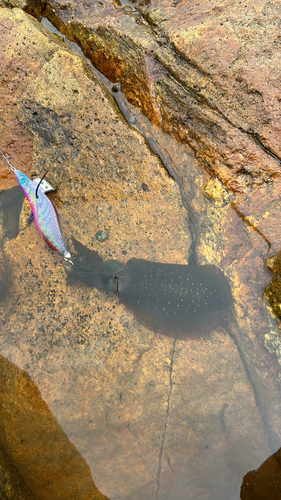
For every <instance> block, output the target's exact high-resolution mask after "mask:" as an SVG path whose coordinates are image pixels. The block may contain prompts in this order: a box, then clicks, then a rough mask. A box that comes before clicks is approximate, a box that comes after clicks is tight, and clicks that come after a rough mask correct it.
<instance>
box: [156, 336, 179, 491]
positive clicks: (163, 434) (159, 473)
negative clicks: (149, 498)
mask: <svg viewBox="0 0 281 500" xmlns="http://www.w3.org/2000/svg"><path fill="white" fill-rule="evenodd" d="M176 341H177V339H174V342H173V348H172V355H171V364H170V380H169V395H168V401H167V414H166V420H165V425H164V430H163V432H162V434H161V438H160V439H161V441H162V442H161V447H160V453H159V467H158V472H157V490H156V499H157V500H158V495H159V491H160V486H161V472H162V458H163V452H164V446H165V440H166V433H167V427H168V420H169V416H170V407H171V397H172V390H173V380H172V374H173V364H174V355H175V349H176ZM170 467H171V465H170Z"/></svg>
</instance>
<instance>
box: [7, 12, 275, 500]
mask: <svg viewBox="0 0 281 500" xmlns="http://www.w3.org/2000/svg"><path fill="white" fill-rule="evenodd" d="M1 10H3V9H1ZM1 10H0V15H1ZM2 15H3V14H2ZM5 15H6V16H8V20H9V22H10V23H12V29H15V27H16V29H17V37H18V39H20V38H21V37H24V42H25V44H26V51H25V52H24V55H23V54H22V55H21V57H22V58H24V60H25V59H26V58H28V54H29V49H28V48H29V44H30V45H31V44H34V42H35V43H36V30H37V29H39V28H37V25H36V23H35V22H34V20H32V24H28V29H27V32H22V31H21V30H23V29H24V23H23V20H25V22H27V21H26V17H25V15H24V14H21V13H20V11H15V12H14V11H12V12H9V13H8V14H5ZM20 16H22V17H20ZM5 19H6V18H5V17H4V19H2V22H8V21H7V20H6V21H5ZM13 23H14V24H13ZM44 24H45V26H46V25H47V23H46V21H45V22H44ZM44 33H45V32H44ZM40 36H41V35H40ZM42 37H43V35H42ZM44 37H45V38H44V40H45V41H44V43H48V42H47V38H48V37H47V35H46V34H44ZM2 43H3V47H4V48H5V39H3V41H2ZM40 43H41V44H43V41H42V40H41V42H40ZM52 43H53V42H52ZM71 49H73V46H72V45H71ZM52 50H53V46H52ZM38 51H39V47H38ZM19 57H20V56H19ZM13 70H14V71H15V74H17V73H16V68H13ZM95 74H96V75H98V73H95ZM98 76H99V78H103V77H101V76H100V75H98ZM102 82H103V85H104V86H105V87H107V89H108V91H109V92H108V91H106V90H104V87H101V86H100V84H99V83H98V81H97V80H96V77H95V76H94V75H93V74H91V73H89V70H88V69H87V70H85V66H84V62H81V59H80V58H79V59H78V58H77V56H76V55H75V54H73V53H72V52H71V51H70V50H69V48H67V47H65V46H62V45H61V44H60V43H59V44H58V48H57V51H54V52H53V56H52V57H50V58H49V59H48V61H47V62H46V61H44V64H43V63H42V67H41V69H40V72H39V73H38V75H36V76H34V78H33V79H32V80H31V81H29V82H28V85H27V88H26V90H25V94H24V95H23V96H22V98H21V99H20V100H19V103H18V107H19V116H20V118H21V122H22V125H23V126H24V127H26V129H27V130H28V131H29V133H30V134H33V136H34V157H33V164H34V167H33V170H34V173H35V171H36V173H38V170H39V171H40V172H41V171H43V167H44V171H45V170H46V168H49V170H50V171H49V174H48V175H49V180H50V181H51V184H52V185H54V186H55V187H57V193H56V195H55V197H54V198H53V199H54V201H55V202H60V207H59V212H60V215H61V217H60V220H61V226H62V230H63V233H64V235H65V238H66V241H67V243H68V245H69V248H70V251H73V250H74V249H73V247H72V245H71V236H72V235H74V237H75V238H77V240H79V241H80V242H81V243H82V244H83V245H84V246H85V247H86V248H88V249H89V250H91V251H93V250H95V251H97V252H98V254H99V255H100V256H101V258H102V259H103V260H104V261H105V260H109V259H113V260H117V261H120V262H123V263H126V262H128V261H130V259H133V258H138V259H145V260H146V261H147V260H149V261H155V262H159V263H165V262H167V263H170V264H171V265H175V264H178V265H186V264H187V263H188V262H189V263H195V264H201V265H202V264H203V265H208V264H212V265H216V266H218V267H219V268H220V269H221V270H223V272H224V274H225V276H226V279H227V280H228V282H229V283H230V284H231V289H232V294H233V297H234V302H235V307H234V311H235V317H234V316H232V317H230V318H229V319H228V321H227V322H226V324H225V325H223V326H220V327H218V328H216V329H214V330H213V331H212V333H211V334H210V335H208V336H206V337H204V336H203V337H202V338H200V339H190V340H189V341H184V342H183V341H180V340H175V339H174V338H169V337H165V336H163V335H161V334H156V333H154V332H152V331H151V330H148V329H146V328H145V327H144V326H142V325H141V324H140V323H139V322H138V320H137V319H136V318H135V317H134V315H133V314H132V313H130V312H129V311H128V310H127V309H126V307H124V305H123V304H122V303H120V302H119V301H118V297H116V296H114V295H110V294H104V293H103V292H100V291H99V290H96V289H94V288H90V287H87V286H85V284H84V285H83V284H81V285H76V286H74V285H70V284H69V283H68V282H67V274H66V271H65V268H64V262H63V259H61V258H60V257H59V256H58V255H57V254H55V253H53V252H52V251H51V250H50V249H48V248H47V247H46V246H45V244H44V242H43V241H42V239H41V238H40V235H39V234H38V232H37V230H36V227H35V226H34V224H31V225H30V226H27V227H22V228H21V231H20V232H19V234H18V236H16V237H14V238H11V239H9V240H8V241H5V244H3V245H2V247H1V248H3V255H4V257H5V262H6V264H5V267H6V268H7V269H9V280H10V283H11V284H10V285H9V288H10V291H11V293H9V294H8V296H7V297H6V298H5V301H4V302H2V303H0V307H1V318H3V319H2V320H1V322H2V324H1V339H0V348H1V354H2V356H3V357H5V358H6V359H5V360H4V361H3V363H7V366H8V368H7V376H6V380H7V384H10V387H11V388H12V385H13V383H14V384H15V385H16V388H17V389H18V391H19V394H20V397H21V405H22V407H23V408H24V409H25V412H23V411H22V410H21V408H22V407H21V406H20V405H19V408H20V409H18V408H13V409H14V410H17V411H16V412H15V413H14V414H15V415H16V417H15V423H16V424H18V425H19V426H20V425H21V424H22V426H21V427H20V428H19V427H17V426H16V425H13V426H10V425H9V427H7V429H8V430H7V431H6V432H7V437H8V445H9V450H8V452H9V456H10V457H11V458H12V460H13V461H14V463H15V465H16V467H17V470H20V474H21V475H22V477H23V479H24V481H26V483H27V484H28V486H30V487H31V485H33V488H34V491H35V492H37V494H38V491H39V489H38V488H39V487H38V485H37V484H35V479H36V477H37V478H39V479H40V478H41V479H42V477H43V478H44V481H45V482H44V484H45V483H46V482H47V485H48V488H50V489H51V488H53V487H54V485H55V484H56V485H57V488H56V492H52V493H51V496H52V498H56V497H55V496H54V495H55V494H57V495H61V491H63V488H64V486H61V483H60V484H58V483H55V482H53V483H52V477H53V470H52V467H51V466H50V464H51V463H52V461H53V459H54V458H55V457H56V456H57V457H58V458H59V457H62V460H64V462H63V467H64V470H65V471H66V472H69V476H70V477H71V478H73V477H74V478H75V481H76V479H77V478H78V479H79V481H80V482H79V487H80V490H79V489H78V490H77V489H75V488H78V487H77V486H74V484H73V483H71V482H70V483H69V485H68V486H67V487H68V488H69V489H70V490H71V493H73V492H74V493H75V495H76V497H77V498H83V496H82V495H83V494H84V495H86V494H87V495H88V497H87V496H86V497H85V498H89V497H90V494H89V492H91V494H92V489H93V488H94V487H95V486H94V483H93V482H92V479H91V477H90V473H91V475H92V477H93V478H94V480H95V483H96V485H97V488H98V489H99V491H101V492H102V493H99V491H98V490H97V491H96V492H93V494H95V495H97V498H105V497H103V496H102V495H107V496H108V497H109V498H111V500H113V499H116V500H123V499H124V500H125V499H127V498H130V499H131V500H147V499H148V498H153V499H159V500H160V498H161V499H162V500H166V499H170V498H171V497H172V496H174V497H175V498H177V500H187V499H189V498H190V499H191V498H206V500H215V499H217V498H229V499H230V500H232V499H233V500H236V499H237V497H238V495H239V492H240V486H241V484H242V480H243V476H244V475H245V474H246V473H247V471H249V470H253V469H256V468H258V467H259V465H260V464H261V463H262V462H263V461H264V460H265V459H266V458H267V457H268V456H269V455H271V454H272V453H273V452H275V451H276V449H277V448H278V447H279V446H280V438H279V425H280V424H281V422H280V411H279V408H280V392H279V385H278V371H279V370H278V363H277V360H276V357H275V356H272V355H271V354H270V353H269V352H268V351H267V350H265V349H264V345H263V342H264V334H265V333H266V332H268V331H269V330H271V331H274V329H275V328H276V323H275V322H274V319H271V318H270V317H269V315H268V312H267V310H266V308H265V304H264V301H263V289H264V288H265V286H266V284H268V282H269V275H268V273H267V271H266V269H265V268H264V265H263V263H264V257H265V254H266V252H267V244H266V242H265V241H264V240H263V239H262V238H261V237H260V236H259V235H258V234H257V233H255V232H254V231H252V230H251V228H249V227H247V226H246V225H245V224H244V223H243V221H242V220H241V218H240V217H239V216H238V215H237V213H235V211H234V210H233V209H232V207H231V205H230V203H229V202H228V193H227V192H224V190H223V189H219V186H218V185H217V184H216V185H212V186H210V179H209V176H208V175H207V173H206V172H204V171H203V170H202V169H200V166H199V164H198V162H197V161H196V160H195V159H194V157H193V155H192V154H191V152H190V150H189V149H188V147H186V146H184V145H183V144H178V143H177V142H176V141H175V139H173V138H172V137H170V136H168V135H167V134H163V133H162V132H161V131H160V130H159V129H156V127H153V126H152V125H151V124H149V122H148V121H146V119H145V118H144V117H142V116H141V114H140V113H139V112H138V111H136V110H134V109H133V108H132V107H131V105H129V104H128V103H127V102H126V101H125V100H124V96H123V94H122V91H119V90H118V92H115V94H116V95H113V94H114V92H112V83H110V82H108V80H107V81H106V79H105V78H103V80H102ZM54 88H55V91H54ZM110 94H111V97H110ZM112 97H114V99H115V100H116V102H117V104H118V108H119V111H118V110H117V109H115V107H114V106H113V105H112V103H113V99H112ZM120 110H121V111H122V112H123V113H124V116H125V118H126V119H124V118H123V117H121V115H120ZM127 122H129V123H130V124H131V126H130V127H128V124H127ZM140 132H141V133H142V135H140ZM148 144H149V146H150V147H149V148H148ZM151 150H153V151H154V153H156V154H157V156H156V155H155V154H154V153H152V151H151ZM160 160H161V161H163V163H164V164H165V165H166V168H167V169H168V171H169V172H170V174H171V175H172V176H173V177H174V178H175V179H177V182H178V183H179V184H180V186H181V187H180V192H179V188H178V186H177V184H176V182H175V181H174V180H173V179H172V178H171V176H170V175H168V174H167V172H166V170H165V169H164V168H163V164H162V163H161V161H160ZM207 182H208V183H209V184H208V186H207V189H205V187H206V184H207ZM144 186H145V188H144ZM105 230H106V233H107V235H108V237H107V238H105V239H102V240H99V239H98V238H96V234H98V233H100V232H101V231H105ZM2 231H3V233H2V234H5V231H6V229H5V227H4V228H3V229H2ZM155 282H157V280H156V279H155ZM120 299H121V297H120ZM120 301H121V302H122V300H120ZM133 312H134V311H133ZM9 363H10V364H11V363H14V365H16V366H17V367H18V368H15V366H13V365H12V366H11V365H10V364H9ZM15 370H19V373H18V374H16V375H14V372H15ZM15 381H16V382H15ZM23 386H24V387H23ZM36 387H37V388H38V391H39V392H40V398H39V396H38V393H37V389H36ZM24 389H26V392H27V393H28V398H27V400H26V401H25V398H24V394H25V391H24ZM9 390H10V392H9V391H6V393H5V392H3V394H4V395H5V394H7V398H9V397H10V396H9V394H10V395H11V394H13V391H12V389H9ZM3 397H4V396H3ZM41 398H42V399H41ZM39 399H40V401H39ZM33 400H34V405H32V408H31V407H30V403H31V402H32V401H33ZM8 402H9V401H8ZM6 408H7V409H9V408H8V403H7V407H6ZM37 408H39V410H40V411H39V410H38V414H39V415H40V416H42V415H43V417H44V418H45V420H44V422H43V423H42V422H41V421H40V422H39V424H41V423H42V427H43V429H44V432H43V433H42V427H40V426H39V427H40V428H38V427H36V426H35V424H34V422H35V420H34V418H35V417H34V414H33V413H32V412H33V411H35V412H36V409H37ZM17 412H18V413H17ZM7 413H9V412H8V410H7ZM17 414H19V415H21V416H22V415H23V416H24V418H26V415H28V416H29V418H27V421H28V422H29V421H30V422H31V423H32V426H31V431H33V430H34V432H35V433H36V436H37V441H36V447H35V448H34V450H33V449H31V450H29V449H28V446H29V447H30V445H32V443H33V442H34V441H33V436H32V435H30V434H29V432H27V431H28V429H29V427H27V430H26V429H25V422H23V423H22V421H21V420H20V418H19V417H17ZM4 416H5V414H4ZM39 420H40V419H39ZM7 422H10V420H9V419H7ZM35 423H36V422H35ZM37 423H38V422H37ZM51 424H52V425H51ZM26 425H27V424H26ZM54 429H55V431H54V432H55V437H54V434H52V432H53V430H54ZM42 434H43V437H42ZM48 436H51V439H52V442H55V443H56V448H55V450H54V454H53V453H52V450H51V452H50V450H49V443H50V441H49V437H48ZM19 437H20V438H21V440H22V441H23V443H20V445H21V448H19V442H18V441H19ZM22 438H24V439H22ZM43 438H44V446H41V444H40V443H41V441H40V440H41V439H43ZM38 443H39V444H38ZM23 446H26V454H27V457H28V458H29V459H30V462H28V463H29V464H30V465H29V466H28V468H27V469H25V468H24V466H23V464H24V463H25V460H26V458H25V457H24V454H20V452H19V450H22V447H23ZM68 453H70V454H71V455H73V456H75V460H74V462H75V464H74V463H73V462H72V461H71V460H70V459H69V455H68ZM41 455H42V460H41V459H40V457H41ZM43 458H44V459H45V458H46V461H45V460H43ZM21 460H22V462H21ZM48 460H49V464H48ZM46 463H47V465H48V466H47V465H46ZM77 463H78V464H79V467H78V469H76V468H75V467H76V466H77ZM60 464H61V462H60V460H58V467H60ZM80 467H81V469H80ZM35 468H36V470H35ZM33 469H34V470H35V472H36V474H35V475H34V477H33ZM82 469H83V471H84V472H85V471H86V474H84V472H83V476H81V474H82V473H81V470H82ZM45 470H46V477H45V476H44V475H43V472H44V473H45ZM38 471H39V472H38ZM66 472H64V473H63V474H61V481H63V482H64V481H67V477H68V476H67V475H66ZM39 479H38V481H39ZM78 479H77V480H78ZM32 481H34V482H32ZM36 481H37V479H36ZM83 481H84V482H83ZM49 483H50V484H49ZM63 484H64V483H63ZM87 488H88V489H87ZM91 488H92V489H91ZM72 490H73V491H72ZM42 491H43V490H42ZM50 491H51V490H50ZM50 491H49V490H48V489H46V495H47V493H48V494H49V497H48V498H50ZM68 491H69V490H68ZM80 491H81V494H80ZM42 495H44V491H43V492H42ZM98 495H100V496H98ZM42 498H44V497H43V496H42ZM46 498H47V496H46ZM60 498H62V497H61V496H60ZM93 498H95V496H93Z"/></svg>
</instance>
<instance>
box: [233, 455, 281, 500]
mask: <svg viewBox="0 0 281 500" xmlns="http://www.w3.org/2000/svg"><path fill="white" fill-rule="evenodd" d="M240 498H241V500H280V498H281V448H279V450H278V451H276V453H274V454H273V455H271V457H269V458H268V459H267V460H266V461H265V462H264V463H263V464H262V465H261V466H260V467H259V468H258V469H257V470H252V471H250V472H248V474H246V476H245V477H244V479H243V483H242V487H241V495H240Z"/></svg>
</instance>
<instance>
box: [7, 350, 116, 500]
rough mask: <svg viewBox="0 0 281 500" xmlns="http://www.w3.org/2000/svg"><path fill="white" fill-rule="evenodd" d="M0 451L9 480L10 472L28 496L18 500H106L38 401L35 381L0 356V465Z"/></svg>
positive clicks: (52, 417) (55, 421) (84, 464)
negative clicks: (37, 499)
mask: <svg viewBox="0 0 281 500" xmlns="http://www.w3.org/2000/svg"><path fill="white" fill-rule="evenodd" d="M1 451H2V455H3V456H5V463H6V466H7V467H9V474H10V476H11V474H12V475H13V471H14V475H15V476H17V477H15V478H14V479H15V483H18V482H19V479H20V482H21V485H22V483H24V485H25V486H24V487H23V490H24V491H26V492H28V493H27V494H26V495H25V496H21V497H17V498H26V499H30V498H35V499H36V498H40V500H50V499H52V500H66V499H68V500H69V499H70V498H75V499H77V500H109V499H108V497H106V496H104V495H103V494H102V493H101V492H100V491H99V490H98V489H97V487H96V485H95V483H94V481H93V479H92V476H91V472H90V468H89V467H88V465H87V463H86V462H85V460H84V459H83V458H82V457H81V455H80V453H79V452H78V451H77V449H76V448H75V446H74V445H73V444H72V443H71V442H70V441H69V439H68V437H67V436H66V434H65V433H64V432H63V430H62V429H61V427H60V425H59V424H58V422H57V420H56V419H55V418H54V416H53V415H52V413H51V411H50V410H49V408H48V406H47V405H46V403H45V402H44V401H43V400H42V398H41V396H40V394H39V391H38V389H37V387H36V386H35V384H34V382H33V381H32V380H31V379H30V377H29V376H28V375H27V373H26V372H25V371H23V370H21V369H19V368H17V367H16V366H15V365H14V364H13V363H11V362H10V361H8V360H7V359H5V358H4V357H3V356H0V463H1ZM2 462H3V460H2ZM7 464H8V465H7ZM22 486H23V485H22ZM5 498H6V497H5ZM9 498H10V497H9Z"/></svg>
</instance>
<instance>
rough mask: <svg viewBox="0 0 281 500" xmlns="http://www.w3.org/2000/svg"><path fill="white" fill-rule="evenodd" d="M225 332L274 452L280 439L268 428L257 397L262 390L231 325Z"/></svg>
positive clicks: (262, 406)
mask: <svg viewBox="0 0 281 500" xmlns="http://www.w3.org/2000/svg"><path fill="white" fill-rule="evenodd" d="M235 322H236V320H235ZM235 329H236V330H239V326H238V324H237V322H236V328H235ZM227 332H228V334H229V336H230V337H231V338H232V340H233V342H234V343H235V346H236V348H237V351H238V354H239V357H240V359H241V362H242V364H243V367H244V370H245V373H246V376H247V379H248V381H249V383H250V384H251V387H252V389H253V394H254V399H255V402H256V406H257V409H258V411H259V413H260V416H261V420H262V424H263V428H264V432H265V436H266V437H267V439H268V443H269V446H270V449H271V450H272V453H275V452H276V450H277V448H278V443H279V441H280V439H279V436H278V435H277V434H276V433H275V432H274V430H273V429H272V428H270V427H269V425H268V423H269V420H270V419H269V418H268V417H267V416H266V414H265V412H264V410H263V408H265V405H264V404H262V403H261V401H260V397H259V394H262V393H263V391H262V390H259V389H258V388H257V384H256V382H255V380H254V376H253V375H254V373H252V370H251V366H250V365H249V363H248V362H247V360H246V357H245V356H244V352H243V347H242V346H241V345H240V341H239V339H238V338H237V335H236V334H235V330H234V329H232V328H231V327H228V328H227Z"/></svg>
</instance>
